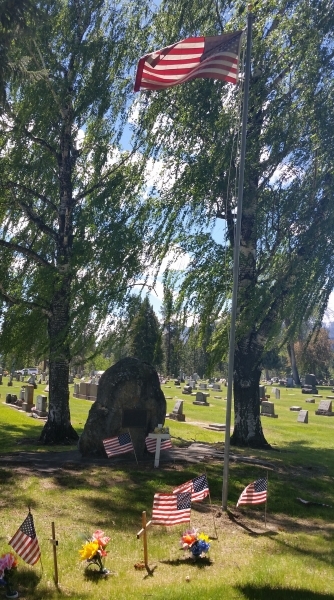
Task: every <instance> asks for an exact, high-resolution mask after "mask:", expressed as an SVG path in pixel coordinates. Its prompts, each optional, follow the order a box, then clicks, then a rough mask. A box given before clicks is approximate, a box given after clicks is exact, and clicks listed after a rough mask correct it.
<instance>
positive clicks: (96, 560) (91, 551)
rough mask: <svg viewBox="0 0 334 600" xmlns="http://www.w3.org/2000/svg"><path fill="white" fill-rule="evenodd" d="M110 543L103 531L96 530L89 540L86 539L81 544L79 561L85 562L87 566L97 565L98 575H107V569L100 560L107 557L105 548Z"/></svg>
mask: <svg viewBox="0 0 334 600" xmlns="http://www.w3.org/2000/svg"><path fill="white" fill-rule="evenodd" d="M109 541H110V537H107V536H105V535H104V531H101V529H97V530H96V531H94V533H93V535H92V537H91V538H89V539H87V542H86V543H85V544H83V546H82V548H81V550H79V554H80V557H81V560H86V561H87V562H88V563H89V565H88V566H90V565H97V566H98V567H99V571H98V572H99V573H101V574H102V575H108V573H109V571H108V569H105V568H104V566H103V563H102V558H103V557H105V556H108V552H107V551H106V549H105V548H106V546H107V544H108V543H109Z"/></svg>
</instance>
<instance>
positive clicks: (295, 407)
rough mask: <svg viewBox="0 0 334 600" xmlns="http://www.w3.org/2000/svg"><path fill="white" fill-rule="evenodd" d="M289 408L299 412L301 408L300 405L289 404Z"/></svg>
mask: <svg viewBox="0 0 334 600" xmlns="http://www.w3.org/2000/svg"><path fill="white" fill-rule="evenodd" d="M290 410H292V411H293V412H299V411H300V410H302V407H301V406H290Z"/></svg>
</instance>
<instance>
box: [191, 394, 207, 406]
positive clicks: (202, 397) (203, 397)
mask: <svg viewBox="0 0 334 600" xmlns="http://www.w3.org/2000/svg"><path fill="white" fill-rule="evenodd" d="M208 396H209V394H205V393H204V392H196V400H194V402H193V404H195V405H199V406H210V405H209V403H208V402H207V397H208Z"/></svg>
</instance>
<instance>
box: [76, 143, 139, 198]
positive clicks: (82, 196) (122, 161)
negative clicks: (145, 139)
mask: <svg viewBox="0 0 334 600" xmlns="http://www.w3.org/2000/svg"><path fill="white" fill-rule="evenodd" d="M137 148H138V146H136V147H135V148H134V149H133V150H132V151H131V152H130V153H129V154H127V156H126V157H125V158H124V159H122V160H121V162H120V163H118V164H117V165H116V166H114V167H113V168H112V169H110V171H108V172H107V173H106V174H105V175H103V176H102V177H101V179H100V181H99V182H98V183H95V184H94V185H92V187H90V188H88V189H86V190H84V191H83V192H81V193H80V194H78V195H77V196H75V197H74V202H78V201H79V200H82V198H84V197H85V196H88V195H89V194H91V193H92V192H94V191H95V190H97V189H98V188H100V187H101V185H102V184H103V183H104V181H105V180H106V179H108V177H110V175H112V174H113V173H115V172H116V171H117V169H119V168H120V167H122V166H123V165H124V164H125V163H126V161H127V160H129V158H131V156H133V155H134V153H135V152H136V151H137Z"/></svg>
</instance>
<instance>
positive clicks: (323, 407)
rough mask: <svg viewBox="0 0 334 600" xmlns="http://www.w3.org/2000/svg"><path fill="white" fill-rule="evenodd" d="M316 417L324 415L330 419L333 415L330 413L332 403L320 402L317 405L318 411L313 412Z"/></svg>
mask: <svg viewBox="0 0 334 600" xmlns="http://www.w3.org/2000/svg"><path fill="white" fill-rule="evenodd" d="M315 414H316V415H324V416H327V417H332V416H333V415H334V413H333V412H332V401H331V400H321V402H320V404H319V408H318V410H316V411H315Z"/></svg>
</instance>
